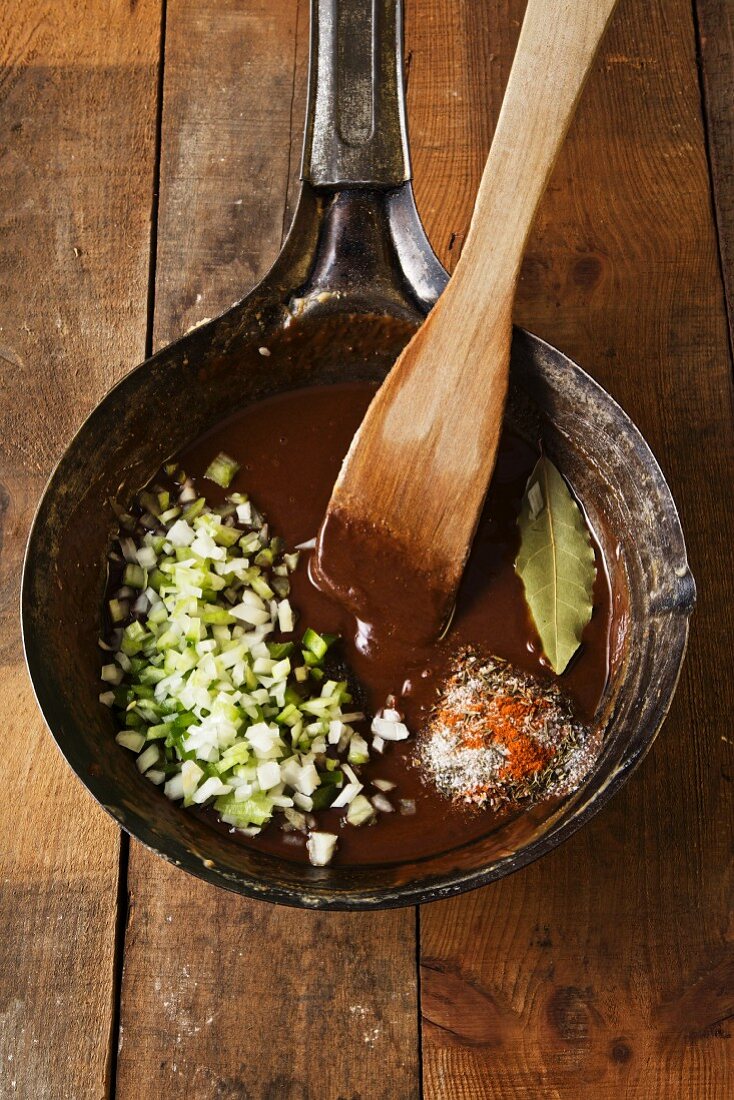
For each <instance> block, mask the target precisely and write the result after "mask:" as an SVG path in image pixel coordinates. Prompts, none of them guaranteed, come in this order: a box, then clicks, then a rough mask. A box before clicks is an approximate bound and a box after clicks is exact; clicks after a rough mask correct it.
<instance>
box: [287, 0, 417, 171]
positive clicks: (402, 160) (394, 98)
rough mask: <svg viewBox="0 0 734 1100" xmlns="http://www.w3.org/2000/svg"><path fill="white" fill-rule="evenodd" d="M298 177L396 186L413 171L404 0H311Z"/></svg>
mask: <svg viewBox="0 0 734 1100" xmlns="http://www.w3.org/2000/svg"><path fill="white" fill-rule="evenodd" d="M308 85H309V87H308V107H307V114H306V131H305V135H304V142H303V161H302V165H301V179H303V180H306V181H307V182H309V183H310V184H312V185H313V186H314V187H370V188H385V189H388V188H393V187H399V186H400V185H401V184H402V183H405V181H406V180H409V179H410V156H409V153H408V138H407V130H406V123H405V98H404V94H403V2H402V0H311V45H310V60H309V77H308Z"/></svg>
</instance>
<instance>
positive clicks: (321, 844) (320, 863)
mask: <svg viewBox="0 0 734 1100" xmlns="http://www.w3.org/2000/svg"><path fill="white" fill-rule="evenodd" d="M337 839H338V838H337V837H335V836H334V834H333V833H311V834H310V836H309V838H308V840H307V841H306V850H307V851H308V858H309V861H310V862H311V863H312V864H313V866H314V867H325V866H326V865H327V863H331V860H332V858H333V856H334V852H335V851H336V842H337Z"/></svg>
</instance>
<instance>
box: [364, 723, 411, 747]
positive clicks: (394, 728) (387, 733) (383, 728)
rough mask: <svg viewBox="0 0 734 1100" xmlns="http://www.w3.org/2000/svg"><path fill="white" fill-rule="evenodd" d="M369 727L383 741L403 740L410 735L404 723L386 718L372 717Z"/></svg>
mask: <svg viewBox="0 0 734 1100" xmlns="http://www.w3.org/2000/svg"><path fill="white" fill-rule="evenodd" d="M370 729H371V730H372V732H373V733H376V734H377V736H378V737H381V738H382V740H383V741H405V740H407V738H408V737H410V731H409V730H408V727H407V726H406V725H404V724H403V723H402V722H396V721H393V720H390V719H387V718H373V719H372V725H371V727H370Z"/></svg>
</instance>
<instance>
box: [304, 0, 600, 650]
mask: <svg viewBox="0 0 734 1100" xmlns="http://www.w3.org/2000/svg"><path fill="white" fill-rule="evenodd" d="M616 3H617V0H529V3H528V6H527V10H526V13H525V20H524V22H523V26H522V31H521V34H520V39H519V43H518V47H517V52H516V54H515V60H514V63H513V66H512V71H511V73H510V79H509V82H508V85H507V91H506V93H505V98H504V102H503V105H502V110H501V113H500V117H499V121H498V123H497V129H496V131H495V134H494V139H493V141H492V147H491V150H490V153H489V157H488V159H487V164H486V166H485V169H484V173H483V176H482V181H481V184H480V187H479V193H478V195H477V201H476V206H475V208H474V215H473V218H472V222H471V226H470V229H469V234H468V236H467V238H466V243H465V245H464V250H463V253H462V256H461V258H460V260H459V262H458V264H457V266H456V270H455V272H454V275H453V277H452V279H451V281H450V282H449V285H448V287H447V288H446V290H445V291H444V293H443V295H442V297H441V298H440V300H439V302H438V304H437V305H436V306H435V308H434V309H433V311H432V313H431V314H430V316H429V317H428V319H427V321H426V322H425V324H424V325H423V326H422V327H421V328H420V330H419V331H418V332H417V333H416V335H415V336H414V337H413V339H412V340H411V341H410V343H409V344H408V345H407V347H406V348H405V350H404V351H403V353H402V354H401V356H400V358H399V359H398V360H397V362H396V364H395V366H394V367H393V368H392V371H391V372H390V374H389V375H388V377H387V380H386V381H385V382H384V383H383V385H382V387H381V388H380V390H379V391H378V393H377V395H376V396H375V398H374V400H373V402H372V404H371V405H370V407H369V409H368V411H367V415H366V417H365V419H364V421H363V423H362V425H361V427H360V429H359V431H358V432H357V434H356V436H355V437H354V440H353V442H352V445H351V448H350V450H349V453H348V455H347V457H346V459H345V460H344V464H343V466H342V469H341V472H340V474H339V477H338V479H337V482H336V485H335V486H334V490H333V492H332V496H331V501H330V503H329V508H328V511H327V514H326V518H325V520H324V523H323V525H322V528H321V531H320V533H319V538H318V544H317V548H316V555H315V558H314V562H313V573H314V576H315V579H316V582H317V583H318V584H319V585H320V586H321V587H323V588H325V589H327V590H331V592H332V593H333V594H334V595H335V596H336V597H337V598H338V599H340V600H341V601H342V602H344V603H346V604H347V605H348V606H349V607H350V608H351V609H352V610H353V611H354V613H355V614H356V615H357V617H358V618H359V619H360V620H361V621H362V623H363V633H364V636H365V639H367V638H368V636H369V631H370V629H371V628H374V629H376V630H377V631H378V634H379V633H380V632H381V633H382V636H383V637H384V636H385V635H394V636H397V637H402V638H405V639H412V640H418V639H428V638H430V637H436V636H437V634H438V633H439V632H440V630H441V628H442V626H444V624H445V623H446V621H447V618H448V616H449V615H450V614H451V610H452V608H453V604H454V601H455V597H456V590H457V588H458V585H459V581H460V580H461V575H462V572H463V569H464V564H465V562H466V558H467V555H468V553H469V549H470V546H471V542H472V538H473V536H474V531H475V529H476V525H477V522H478V519H479V514H480V512H481V508H482V504H483V501H484V498H485V495H486V491H487V486H488V484H489V479H490V477H491V474H492V470H493V469H494V464H495V457H496V453H497V444H498V441H499V435H500V430H501V426H502V416H503V410H504V405H505V396H506V393H507V380H508V372H509V359H510V344H511V340H512V304H513V299H514V297H515V287H516V284H517V279H518V274H519V270H520V264H521V261H522V257H523V253H524V251H525V245H526V242H527V238H528V235H529V233H530V229H531V227H532V224H533V220H534V217H535V212H536V209H537V206H538V203H539V201H540V198H541V196H542V195H543V192H544V191H545V188H546V185H547V183H548V179H549V177H550V174H551V172H552V170H553V166H554V164H555V161H556V157H557V155H558V152H559V149H560V148H561V145H562V143H563V140H564V137H565V135H566V131H567V129H568V126H569V123H570V121H571V118H572V117H573V113H574V110H575V107H576V103H577V101H578V98H579V95H580V93H581V90H582V88H583V86H584V82H585V80H586V77H587V75H588V73H589V69H590V67H591V64H592V62H593V60H594V56H595V54H596V51H597V47H598V45H599V43H600V41H601V39H602V37H603V35H604V31H605V29H606V26H607V23H608V21H609V19H610V16H611V15H612V12H613V11H614V8H615V6H616Z"/></svg>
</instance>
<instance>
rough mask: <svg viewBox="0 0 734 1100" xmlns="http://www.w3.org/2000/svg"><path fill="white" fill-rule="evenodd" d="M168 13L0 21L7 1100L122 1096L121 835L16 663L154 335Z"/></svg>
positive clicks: (3, 1035)
mask: <svg viewBox="0 0 734 1100" xmlns="http://www.w3.org/2000/svg"><path fill="white" fill-rule="evenodd" d="M159 17H160V12H159V4H158V2H157V0H140V2H139V3H138V4H137V5H132V7H131V5H129V4H127V3H122V0H119V2H118V0H112V2H110V3H109V4H106V5H105V7H104V11H102V9H100V7H99V5H96V4H91V3H72V2H70V0H63V2H62V0H56V2H54V3H49V2H44V0H35V2H32V3H28V2H26V0H17V2H16V0H11V2H10V3H9V4H5V5H4V6H3V9H2V15H1V16H0V118H1V119H2V122H1V123H0V709H1V710H2V714H3V721H2V723H0V755H1V757H2V760H3V761H4V765H5V770H4V776H5V778H4V783H3V798H2V801H1V802H0V837H2V840H1V841H0V924H1V926H2V935H1V936H0V1095H2V1096H3V1097H11V1096H12V1097H24V1098H27V1100H44V1098H48V1100H63V1098H69V1100H78V1098H80V1097H101V1096H104V1095H107V1092H108V1080H107V1078H108V1072H109V1064H110V1055H111V1039H112V1036H111V1028H112V1020H113V969H114V961H115V960H114V955H115V921H116V911H117V874H118V852H119V846H120V840H119V833H118V830H117V829H116V828H115V826H114V825H113V824H112V822H111V821H110V820H109V819H108V818H107V817H106V816H105V815H104V814H103V812H102V811H101V810H100V809H98V808H97V807H96V806H95V804H94V803H93V801H92V799H91V798H90V797H89V795H88V794H87V793H86V791H85V790H84V788H83V787H82V786H81V784H80V783H78V782H77V781H76V779H75V778H74V776H73V775H72V773H71V771H70V770H69V769H68V768H67V767H66V765H65V764H64V762H63V760H62V759H61V756H60V755H59V754H58V752H57V750H56V748H55V747H54V745H53V742H52V740H51V737H50V735H49V733H48V731H47V730H46V728H45V726H44V725H43V722H42V719H41V716H40V714H39V712H38V710H37V707H36V705H35V702H34V699H33V695H32V691H31V688H30V684H29V683H28V679H27V675H26V672H25V669H24V667H23V663H22V653H21V646H20V638H19V628H18V614H17V608H18V598H19V594H18V586H19V579H20V566H21V561H22V555H23V550H24V546H25V540H26V535H27V532H28V527H29V524H30V521H31V518H32V515H33V511H34V508H35V505H36V502H37V499H38V496H39V494H40V491H41V489H42V487H43V482H44V480H45V478H46V476H47V475H48V473H49V472H50V470H51V467H52V465H53V463H54V462H55V460H56V458H57V457H58V456H59V454H60V452H61V450H62V449H63V447H64V445H65V443H66V442H67V441H68V439H69V437H70V435H71V433H72V432H73V431H74V429H75V428H76V427H77V426H78V424H79V423H80V422H81V420H82V419H83V418H84V416H85V415H86V414H87V412H88V411H89V410H90V408H91V407H92V405H93V404H94V403H95V402H96V401H97V400H98V399H99V398H100V397H101V396H102V394H103V392H104V391H105V390H106V389H107V388H108V387H109V386H110V385H111V384H112V382H113V381H114V380H115V379H116V378H118V377H119V376H120V374H121V373H122V371H123V370H124V369H125V367H127V366H129V365H130V364H131V362H134V361H135V360H136V359H138V358H140V357H141V356H142V354H143V350H144V342H145V314H146V293H147V268H148V252H149V215H150V204H151V189H152V169H153V144H154V143H153V134H154V117H155V86H156V70H157V59H158V27H159Z"/></svg>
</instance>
